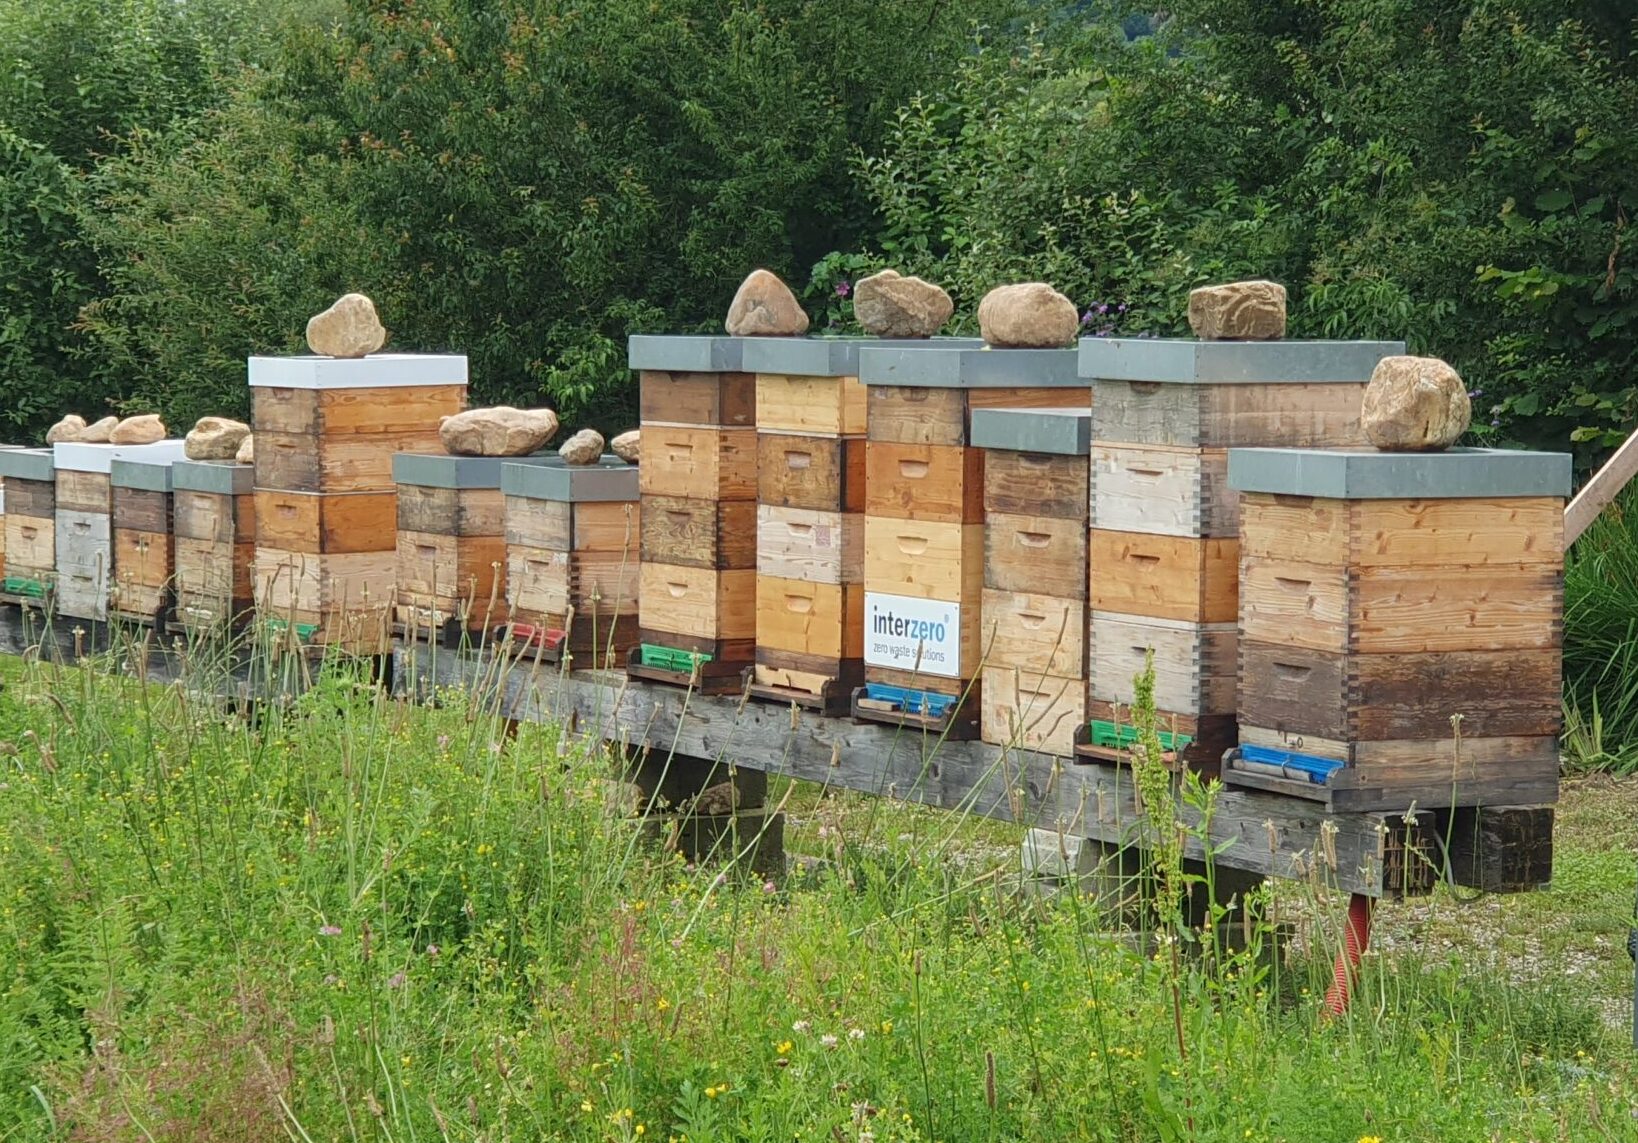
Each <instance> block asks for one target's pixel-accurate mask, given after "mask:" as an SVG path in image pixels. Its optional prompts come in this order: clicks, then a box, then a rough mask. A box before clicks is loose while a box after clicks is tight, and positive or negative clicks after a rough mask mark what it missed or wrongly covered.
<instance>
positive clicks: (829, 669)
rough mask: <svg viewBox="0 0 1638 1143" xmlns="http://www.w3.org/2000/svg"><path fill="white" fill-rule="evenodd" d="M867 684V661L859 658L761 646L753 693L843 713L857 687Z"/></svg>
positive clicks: (757, 655) (754, 672) (752, 685)
mask: <svg viewBox="0 0 1638 1143" xmlns="http://www.w3.org/2000/svg"><path fill="white" fill-rule="evenodd" d="M863 683H864V664H863V663H862V662H860V661H859V660H858V659H856V658H855V659H841V658H826V657H821V656H818V655H804V654H800V653H798V652H795V651H784V650H781V649H779V648H777V647H765V646H762V645H761V644H760V643H759V644H758V645H757V649H756V664H755V667H754V668H753V670H752V672H751V694H752V695H754V696H756V697H759V698H768V699H774V700H775V701H783V702H795V703H797V704H798V705H800V706H807V707H813V708H816V709H821V710H825V711H827V712H828V713H830V714H831V715H834V716H840V715H844V714H846V713H847V710H848V707H849V706H850V703H851V699H852V695H853V690H854V688H855V687H858V686H860V685H862V684H863Z"/></svg>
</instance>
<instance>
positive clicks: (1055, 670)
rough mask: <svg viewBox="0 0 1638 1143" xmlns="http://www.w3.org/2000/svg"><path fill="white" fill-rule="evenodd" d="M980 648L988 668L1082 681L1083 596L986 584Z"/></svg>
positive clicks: (1083, 665)
mask: <svg viewBox="0 0 1638 1143" xmlns="http://www.w3.org/2000/svg"><path fill="white" fill-rule="evenodd" d="M982 600H983V608H982V614H983V637H982V638H983V648H984V663H985V665H986V667H1005V668H1017V669H1018V670H1020V671H1023V672H1025V674H1026V675H1037V676H1040V675H1050V676H1054V677H1057V678H1078V679H1081V680H1083V686H1084V680H1085V679H1086V634H1087V611H1086V601H1085V600H1084V599H1064V598H1059V597H1056V596H1049V595H1040V594H1036V593H1033V592H1018V591H999V590H996V589H995V588H989V587H986V588H985V589H984V592H983V596H982Z"/></svg>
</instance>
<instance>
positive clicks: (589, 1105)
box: [580, 1099, 592, 1115]
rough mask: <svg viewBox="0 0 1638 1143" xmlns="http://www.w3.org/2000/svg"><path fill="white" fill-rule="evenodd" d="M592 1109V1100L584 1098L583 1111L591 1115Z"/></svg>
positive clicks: (582, 1102) (581, 1103) (581, 1108)
mask: <svg viewBox="0 0 1638 1143" xmlns="http://www.w3.org/2000/svg"><path fill="white" fill-rule="evenodd" d="M591 1109H592V1101H591V1100H589V1099H583V1100H581V1101H580V1110H581V1111H584V1112H586V1113H587V1114H588V1115H589V1114H591Z"/></svg>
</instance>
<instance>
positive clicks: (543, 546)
mask: <svg viewBox="0 0 1638 1143" xmlns="http://www.w3.org/2000/svg"><path fill="white" fill-rule="evenodd" d="M501 491H502V492H503V493H504V494H505V498H506V499H505V520H506V601H507V605H508V607H509V609H510V611H511V616H512V635H513V638H514V639H516V640H518V641H519V642H520V643H523V644H524V645H526V646H530V647H533V648H535V649H536V653H543V654H546V655H550V656H552V657H554V658H555V657H557V656H558V655H559V654H561V652H562V651H563V650H564V649H565V648H566V649H567V650H568V651H569V652H570V654H571V657H572V659H573V662H574V663H575V664H576V665H578V666H581V667H591V668H610V667H619V666H620V665H622V664H623V663H624V662H625V657H626V655H627V653H628V652H629V651H630V650H631V649H632V648H633V647H635V646H636V645H637V564H638V554H639V552H640V550H641V549H640V542H641V541H640V535H639V509H638V500H637V497H638V492H637V469H636V468H635V467H633V466H632V465H629V464H627V463H625V462H624V461H622V460H621V459H620V458H619V457H616V456H605V457H603V458H602V460H601V461H600V462H599V463H598V464H595V465H586V466H581V465H570V464H565V463H564V462H563V461H562V460H561V459H560V458H558V457H555V456H554V457H547V458H542V460H541V461H540V462H539V463H534V464H515V463H508V464H505V465H503V466H502V467H501Z"/></svg>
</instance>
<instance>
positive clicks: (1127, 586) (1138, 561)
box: [1088, 528, 1238, 654]
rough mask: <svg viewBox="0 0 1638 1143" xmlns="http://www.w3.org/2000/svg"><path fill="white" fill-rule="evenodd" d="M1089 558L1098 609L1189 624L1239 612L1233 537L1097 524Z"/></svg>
mask: <svg viewBox="0 0 1638 1143" xmlns="http://www.w3.org/2000/svg"><path fill="white" fill-rule="evenodd" d="M1088 559H1089V562H1090V569H1091V570H1090V602H1091V605H1092V609H1093V610H1094V611H1110V612H1116V613H1119V614H1125V615H1142V616H1148V617H1150V618H1153V619H1175V620H1180V621H1182V622H1186V623H1232V622H1234V619H1235V617H1236V614H1237V612H1238V607H1237V604H1236V596H1235V590H1236V589H1235V583H1236V579H1237V576H1238V545H1237V542H1236V541H1235V540H1233V539H1229V538H1219V537H1212V538H1193V537H1187V536H1162V535H1152V534H1148V533H1141V532H1112V531H1107V530H1105V529H1102V528H1094V529H1092V530H1091V533H1090V542H1089V553H1088ZM1094 654H1096V651H1094Z"/></svg>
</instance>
